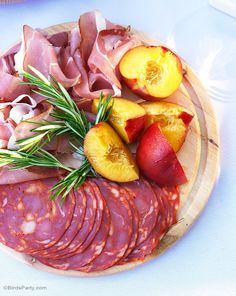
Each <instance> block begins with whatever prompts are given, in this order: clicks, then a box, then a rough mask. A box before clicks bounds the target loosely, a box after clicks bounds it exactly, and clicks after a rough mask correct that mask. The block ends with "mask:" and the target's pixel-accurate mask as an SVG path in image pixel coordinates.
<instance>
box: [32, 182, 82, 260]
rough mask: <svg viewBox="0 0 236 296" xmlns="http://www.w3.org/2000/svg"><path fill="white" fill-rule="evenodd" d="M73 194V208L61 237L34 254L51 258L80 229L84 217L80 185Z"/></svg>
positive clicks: (67, 243) (66, 244)
mask: <svg viewBox="0 0 236 296" xmlns="http://www.w3.org/2000/svg"><path fill="white" fill-rule="evenodd" d="M74 195H75V210H74V214H73V218H72V221H71V224H70V226H69V227H68V229H67V230H66V232H65V233H64V235H63V236H62V237H61V239H60V240H59V241H58V242H57V243H56V244H55V245H54V246H52V247H50V248H47V249H45V250H42V251H38V252H35V253H34V255H38V256H43V257H45V258H52V257H53V256H54V254H55V253H56V252H58V251H60V250H64V249H65V248H66V247H67V246H68V245H69V244H70V243H71V241H72V240H73V239H74V237H75V235H76V234H77V233H78V231H79V230H80V229H81V227H82V225H83V222H84V217H85V210H86V196H85V193H84V190H83V188H82V187H81V188H78V189H77V190H75V191H74Z"/></svg>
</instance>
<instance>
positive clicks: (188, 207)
mask: <svg viewBox="0 0 236 296" xmlns="http://www.w3.org/2000/svg"><path fill="white" fill-rule="evenodd" d="M75 26H77V23H76V22H72V23H64V24H59V25H56V26H53V27H50V28H47V29H46V30H47V31H48V33H56V32H61V31H68V30H71V29H72V28H74V27H75ZM132 32H134V33H135V34H138V35H139V36H140V38H141V39H142V40H143V42H145V43H147V44H152V45H159V44H160V43H159V42H158V41H156V40H153V39H152V38H150V37H149V36H147V35H146V34H145V33H142V32H138V31H135V30H133V31H132ZM182 63H183V65H184V70H185V71H184V72H185V74H184V79H183V83H182V84H181V86H180V88H179V89H178V90H177V91H176V92H175V93H174V94H173V95H171V96H170V97H168V98H167V99H165V100H166V101H169V102H174V103H178V104H180V105H183V106H185V107H186V108H188V109H189V110H191V111H192V112H193V113H194V119H193V120H192V122H191V124H190V129H189V132H188V135H187V138H186V141H185V143H184V145H183V147H182V149H181V150H180V151H179V152H178V155H177V156H178V159H179V160H180V162H181V164H182V166H183V167H184V170H185V172H186V175H187V178H188V180H189V182H188V183H187V184H185V185H183V186H182V187H181V204H180V209H179V212H178V222H177V223H176V224H175V225H174V226H172V227H171V229H170V230H169V231H168V233H167V234H166V235H165V236H164V238H163V239H162V241H161V243H160V244H159V246H158V248H157V249H156V251H155V252H154V253H153V254H152V255H150V256H147V257H146V258H145V260H144V261H141V262H137V263H128V264H125V265H121V266H114V267H112V268H110V269H108V270H105V271H103V272H95V273H89V274H87V273H82V272H78V271H62V270H57V269H54V268H50V267H48V266H45V265H43V264H41V263H40V262H38V261H37V260H35V259H34V258H33V257H31V256H28V255H24V254H21V253H17V252H15V251H13V250H11V249H9V248H7V247H5V246H3V245H0V249H1V250H2V251H4V252H6V253H8V254H10V255H12V256H14V257H15V258H16V259H17V260H20V261H21V262H24V263H26V264H28V265H31V266H33V267H34V268H37V269H40V270H43V271H47V272H53V273H56V274H61V275H68V276H78V277H89V276H102V275H108V274H113V273H117V272H121V271H125V270H128V269H131V268H134V267H137V266H138V265H140V264H143V263H145V262H148V261H150V260H152V259H154V258H156V257H158V256H159V255H160V254H161V253H163V252H164V251H165V250H167V249H168V248H169V247H170V246H172V245H173V244H174V243H175V242H176V241H177V240H179V239H180V238H181V237H182V236H183V235H184V234H185V233H186V232H187V231H188V230H189V229H190V227H191V226H192V224H193V223H194V221H195V220H196V219H197V217H198V216H199V215H200V213H201V212H202V210H203V208H204V207H205V205H206V203H207V201H208V199H209V197H210V195H211V191H212V189H213V187H214V184H215V181H216V179H217V176H218V172H219V151H220V148H219V134H218V128H217V121H216V118H215V114H214V111H213V108H212V105H211V100H210V98H209V97H208V95H207V92H206V91H205V90H204V88H203V86H202V85H201V82H200V81H199V80H198V78H197V77H196V75H195V74H194V73H193V71H192V70H191V68H190V67H189V66H188V65H187V64H186V63H185V62H184V61H182ZM123 96H124V97H128V98H129V97H131V96H132V98H135V97H134V96H133V95H132V94H131V93H130V92H129V91H128V90H127V89H126V88H125V89H124V91H123Z"/></svg>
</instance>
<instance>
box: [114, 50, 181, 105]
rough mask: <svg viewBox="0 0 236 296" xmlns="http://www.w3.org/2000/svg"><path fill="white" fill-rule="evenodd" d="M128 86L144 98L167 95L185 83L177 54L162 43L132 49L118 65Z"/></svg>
mask: <svg viewBox="0 0 236 296" xmlns="http://www.w3.org/2000/svg"><path fill="white" fill-rule="evenodd" d="M119 69H120V73H121V75H122V77H123V79H124V81H125V83H126V84H127V86H128V87H129V88H130V89H131V90H132V91H133V92H134V93H136V94H137V95H139V96H140V97H142V98H143V99H145V100H149V101H156V100H160V99H162V98H165V97H168V96H169V95H171V94H172V93H173V92H174V91H176V90H177V88H178V87H179V85H180V84H181V82H182V78H183V74H182V72H183V70H182V64H181V61H180V59H179V58H178V56H177V55H176V54H175V53H173V52H172V51H171V50H170V49H168V48H166V47H163V46H144V45H142V46H138V47H135V48H133V49H131V50H129V51H128V52H127V53H126V54H125V55H124V56H123V57H122V59H121V61H120V64H119Z"/></svg>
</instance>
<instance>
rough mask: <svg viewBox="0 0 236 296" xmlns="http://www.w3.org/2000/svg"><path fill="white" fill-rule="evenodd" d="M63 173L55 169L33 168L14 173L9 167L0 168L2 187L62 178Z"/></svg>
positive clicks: (0, 183)
mask: <svg viewBox="0 0 236 296" xmlns="http://www.w3.org/2000/svg"><path fill="white" fill-rule="evenodd" d="M61 174H62V172H61V171H60V170H58V169H54V168H43V167H31V168H28V169H20V170H17V171H15V170H14V171H13V170H11V169H10V167H8V166H4V167H0V185H9V184H17V183H22V182H26V181H35V180H40V179H47V178H50V177H57V176H60V175H61Z"/></svg>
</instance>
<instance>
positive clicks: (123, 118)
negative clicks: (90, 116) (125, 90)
mask: <svg viewBox="0 0 236 296" xmlns="http://www.w3.org/2000/svg"><path fill="white" fill-rule="evenodd" d="M113 100H114V104H113V108H112V112H111V114H110V117H109V123H110V124H111V126H112V127H113V128H114V129H115V130H116V132H117V133H118V134H119V135H120V137H121V138H122V139H123V140H124V141H125V142H126V143H128V144H130V143H132V142H134V141H135V140H136V138H137V137H138V135H139V134H140V132H141V131H142V129H143V128H144V125H145V121H146V112H145V110H144V109H143V108H142V107H141V106H140V105H139V104H137V103H135V102H131V101H129V100H127V99H123V98H114V99H113ZM98 102H99V99H94V100H93V103H92V112H93V113H95V114H96V113H97V108H98Z"/></svg>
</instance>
